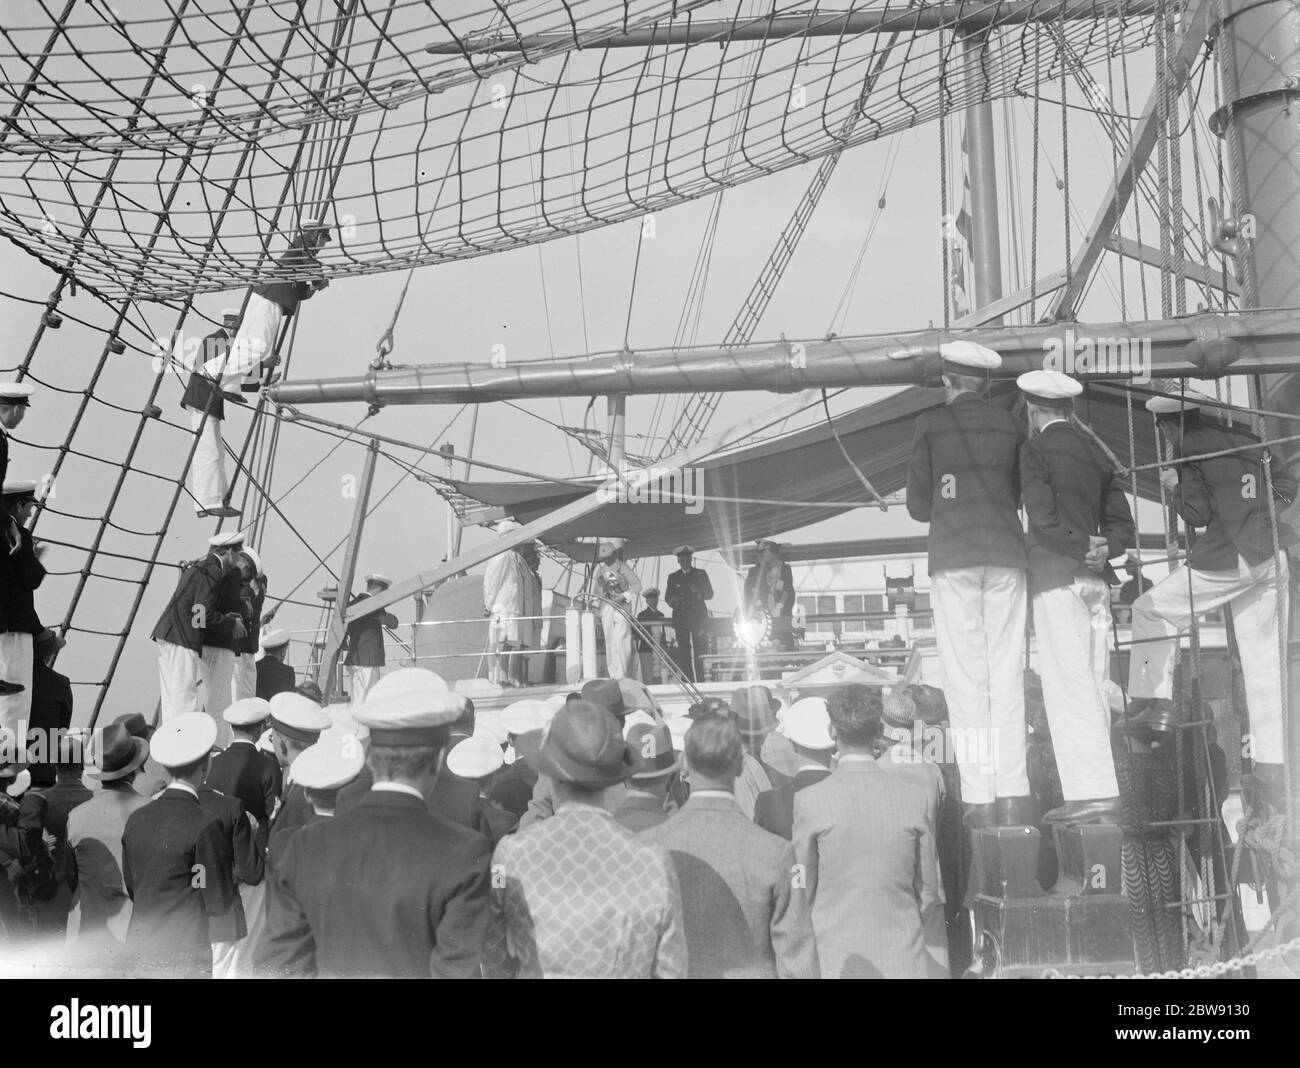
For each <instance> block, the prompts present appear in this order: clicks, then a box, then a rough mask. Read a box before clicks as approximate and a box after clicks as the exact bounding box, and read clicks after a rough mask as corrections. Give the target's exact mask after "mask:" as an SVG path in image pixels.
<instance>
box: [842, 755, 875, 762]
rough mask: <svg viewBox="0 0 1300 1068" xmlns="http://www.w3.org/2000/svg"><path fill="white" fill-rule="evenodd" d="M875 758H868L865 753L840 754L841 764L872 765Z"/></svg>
mask: <svg viewBox="0 0 1300 1068" xmlns="http://www.w3.org/2000/svg"><path fill="white" fill-rule="evenodd" d="M875 762H876V758H875V757H873V756H868V755H867V754H866V753H841V754H840V763H841V764H874V763H875Z"/></svg>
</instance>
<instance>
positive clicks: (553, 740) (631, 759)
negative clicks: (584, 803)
mask: <svg viewBox="0 0 1300 1068" xmlns="http://www.w3.org/2000/svg"><path fill="white" fill-rule="evenodd" d="M533 737H534V736H533V735H525V736H524V738H521V739H520V741H521V742H524V740H525V739H527V740H528V741H529V742H532V740H533ZM539 740H540V742H541V745H540V747H538V748H534V745H532V744H525V745H523V746H522V747H521V753H522V755H523V757H524V759H525V760H526V761H528V763H529V764H530V765H531V766H532V767H534V768H535V769H536V770H537V771H538V772H539V773H540V774H542V775H549V776H550V777H551V778H552V779H555V780H557V781H559V782H567V783H571V784H573V785H574V786H585V787H587V788H589V789H592V790H599V789H601V788H602V787H605V786H613V785H615V784H616V783H620V782H623V781H624V780H626V779H627V778H628V776H630V775H631V774H632V773H633V772H634V771H635V770H636V765H637V762H638V761H637V754H636V750H634V749H633V748H632V747H631V746H630V745H628V744H627V742H625V741H624V740H623V731H622V729H621V728H620V727H619V723H618V720H616V719H615V718H614V717H613V716H611V715H610V714H609V713H608V712H607V711H606V710H605V709H603V708H600V707H598V706H596V705H594V704H592V703H590V702H589V701H574V702H573V703H572V704H570V705H567V706H566V707H564V708H562V709H560V711H559V712H557V713H556V714H555V718H554V719H553V720H551V724H550V726H549V727H548V728H547V730H546V731H545V733H544V734H542V735H541V737H540V739H539Z"/></svg>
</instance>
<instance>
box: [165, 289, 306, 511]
mask: <svg viewBox="0 0 1300 1068" xmlns="http://www.w3.org/2000/svg"><path fill="white" fill-rule="evenodd" d="M283 321H284V312H283V311H281V310H280V305H278V304H276V303H275V302H274V301H271V300H267V299H266V298H265V297H259V296H258V295H257V294H256V293H250V294H249V296H248V306H247V307H246V308H245V309H244V316H243V318H242V319H241V320H240V321H239V329H238V330H237V331H236V333H235V337H234V340H233V341H232V342H231V343H230V348H229V349H228V350H227V351H226V352H225V353H224V354H223V355H221V356H217V357H214V358H213V359H211V360H208V361H207V362H206V363H205V364H204V365H203V371H204V373H205V374H207V375H208V377H209V378H211V379H213V380H214V382H216V384H217V386H218V387H219V388H220V389H221V390H222V391H224V392H227V393H235V392H238V391H239V388H240V384H241V382H242V380H243V378H244V376H245V375H247V374H248V373H249V372H251V371H254V370H256V369H259V368H260V367H261V366H262V362H263V361H264V360H265V359H266V358H267V357H268V356H270V355H271V353H272V352H274V351H275V342H276V338H277V337H279V334H280V324H281V323H282V322H283ZM187 411H189V413H190V429H191V430H193V431H194V432H195V433H196V434H198V439H199V440H198V444H197V445H196V446H195V447H194V462H193V463H192V464H191V465H190V492H191V493H193V494H194V510H195V511H196V512H201V511H203V510H204V509H208V508H220V507H221V505H222V504H223V503H224V502H225V499H226V493H227V492H229V490H230V480H229V478H228V476H227V475H226V449H225V445H224V444H223V442H222V437H221V420H220V419H217V418H215V417H213V416H212V415H208V417H207V418H206V419H204V417H203V412H202V411H196V410H195V409H193V408H189V409H187ZM200 426H201V427H202V429H200Z"/></svg>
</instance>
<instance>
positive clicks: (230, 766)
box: [205, 739, 282, 842]
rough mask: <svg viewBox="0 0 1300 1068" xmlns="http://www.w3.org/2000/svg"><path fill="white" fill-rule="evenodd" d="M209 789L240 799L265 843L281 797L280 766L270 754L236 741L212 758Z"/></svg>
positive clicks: (208, 779)
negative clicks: (267, 830)
mask: <svg viewBox="0 0 1300 1068" xmlns="http://www.w3.org/2000/svg"><path fill="white" fill-rule="evenodd" d="M205 781H206V784H207V785H208V786H211V787H212V788H213V789H214V790H218V791H220V792H221V793H223V794H225V795H226V796H227V797H235V798H238V799H239V801H240V802H241V803H242V804H243V806H244V810H245V811H246V812H247V813H248V814H249V815H250V816H252V817H253V818H254V819H255V820H257V823H258V826H259V828H261V838H262V840H263V841H264V842H265V839H266V827H267V824H268V823H269V822H270V815H271V813H272V812H273V811H275V801H276V798H278V797H279V796H280V788H281V782H282V776H281V772H280V764H279V762H278V761H277V760H276V759H275V757H273V756H272V755H271V754H270V753H263V752H262V751H261V750H259V749H258V748H257V747H256V746H255V745H253V744H252V743H251V742H248V741H243V740H238V739H237V740H235V741H233V742H231V743H230V746H229V747H228V748H227V749H225V750H223V751H222V752H220V753H218V754H217V755H216V756H214V757H213V758H212V763H211V765H210V766H209V768H208V777H207V779H206V780H205Z"/></svg>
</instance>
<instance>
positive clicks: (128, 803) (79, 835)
mask: <svg viewBox="0 0 1300 1068" xmlns="http://www.w3.org/2000/svg"><path fill="white" fill-rule="evenodd" d="M147 804H149V799H148V798H147V797H141V796H140V795H139V794H138V793H136V792H135V790H133V789H132V788H131V786H130V785H129V784H117V785H106V786H105V787H104V789H102V790H100V791H99V793H97V794H94V795H93V796H92V797H91V798H90V800H89V801H86V802H85V803H84V804H81V805H78V806H77V807H76V808H74V809H73V810H72V811H71V812H70V813H68V840H67V841H68V844H67V854H68V858H67V871H68V873H69V882H72V881H73V880H74V878H75V884H76V885H75V886H74V890H75V891H76V894H77V899H78V900H79V901H80V904H81V927H80V934H79V937H85V936H88V935H92V934H94V933H96V932H100V931H103V930H104V929H105V928H107V929H108V930H109V931H111V932H112V934H113V937H114V938H116V939H117V941H119V942H125V941H126V930H127V924H128V923H129V921H130V919H131V899H130V898H129V897H128V896H127V893H126V886H125V884H124V883H123V881H122V833H123V831H125V830H126V821H127V819H128V818H129V817H130V816H131V813H133V812H135V811H136V810H137V809H139V808H143V807H144V806H145V805H147ZM74 873H75V875H74Z"/></svg>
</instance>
